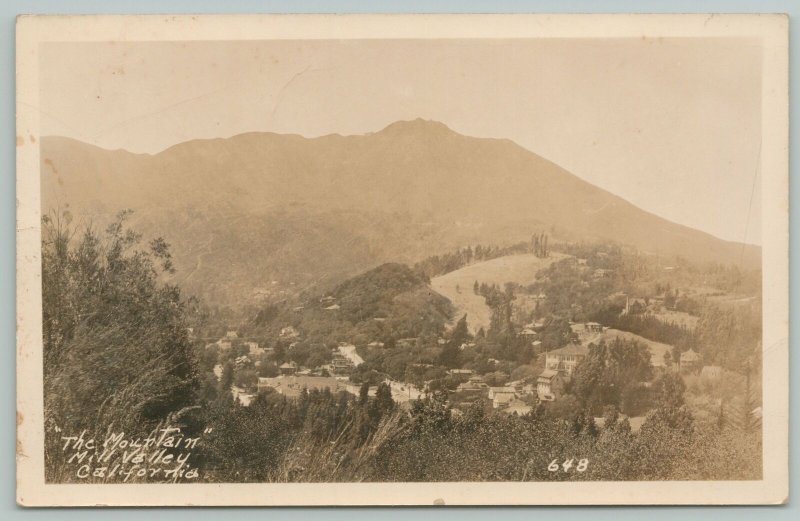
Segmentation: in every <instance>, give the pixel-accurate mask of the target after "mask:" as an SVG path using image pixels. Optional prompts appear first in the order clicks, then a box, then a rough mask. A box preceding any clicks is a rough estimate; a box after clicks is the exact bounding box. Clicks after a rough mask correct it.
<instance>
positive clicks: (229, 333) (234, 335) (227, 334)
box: [225, 331, 239, 340]
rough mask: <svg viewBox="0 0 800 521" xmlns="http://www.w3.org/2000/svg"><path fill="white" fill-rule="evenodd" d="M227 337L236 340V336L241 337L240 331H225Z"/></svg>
mask: <svg viewBox="0 0 800 521" xmlns="http://www.w3.org/2000/svg"><path fill="white" fill-rule="evenodd" d="M225 338H227V339H228V340H234V339H236V338H239V333H237V332H236V331H228V332H227V333H225Z"/></svg>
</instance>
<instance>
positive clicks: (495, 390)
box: [489, 386, 516, 400]
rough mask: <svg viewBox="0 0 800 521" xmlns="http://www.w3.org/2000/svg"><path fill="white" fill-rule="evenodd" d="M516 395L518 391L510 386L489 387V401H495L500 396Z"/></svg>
mask: <svg viewBox="0 0 800 521" xmlns="http://www.w3.org/2000/svg"><path fill="white" fill-rule="evenodd" d="M507 393H511V394H516V391H515V390H514V388H513V387H509V386H502V387H489V399H490V400H494V398H495V396H497V395H498V394H507Z"/></svg>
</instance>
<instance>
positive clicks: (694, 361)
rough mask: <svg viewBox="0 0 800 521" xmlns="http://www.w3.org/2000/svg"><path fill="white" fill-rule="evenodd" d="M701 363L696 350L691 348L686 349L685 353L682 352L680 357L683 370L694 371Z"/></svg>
mask: <svg viewBox="0 0 800 521" xmlns="http://www.w3.org/2000/svg"><path fill="white" fill-rule="evenodd" d="M699 363H700V355H699V354H698V353H697V352H696V351H694V350H692V349H689V350H688V351H684V352H683V353H681V359H680V369H681V371H692V370H694V369H696V368H697V366H698V364H699Z"/></svg>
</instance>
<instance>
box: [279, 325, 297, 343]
mask: <svg viewBox="0 0 800 521" xmlns="http://www.w3.org/2000/svg"><path fill="white" fill-rule="evenodd" d="M299 336H300V333H299V332H298V331H297V330H296V329H295V328H294V327H292V326H286V327H284V328H281V334H280V338H282V339H284V340H291V339H294V338H298V337H299Z"/></svg>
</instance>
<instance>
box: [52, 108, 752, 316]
mask: <svg viewBox="0 0 800 521" xmlns="http://www.w3.org/2000/svg"><path fill="white" fill-rule="evenodd" d="M41 157H42V164H41V176H42V205H43V209H44V211H48V210H50V209H53V208H57V209H60V210H63V209H65V208H68V209H69V210H70V211H71V212H72V213H73V214H74V215H77V216H80V218H81V219H83V220H86V219H91V220H93V221H96V222H104V220H106V219H107V218H108V216H109V215H111V214H113V213H115V212H117V211H118V210H120V209H123V208H131V209H133V210H135V212H136V214H135V215H136V216H137V217H136V218H137V219H138V221H139V222H141V223H143V226H145V228H146V229H145V232H146V233H153V234H158V235H164V236H165V238H166V239H167V241H168V242H170V243H172V244H173V245H174V250H175V255H176V258H177V261H178V262H176V266H177V267H178V270H179V273H178V276H179V277H180V276H183V277H185V278H189V277H191V279H201V280H203V281H204V284H206V283H207V284H212V285H218V286H225V285H227V284H229V283H230V284H233V285H235V286H237V287H241V288H248V287H249V288H253V287H259V286H261V285H262V284H263V279H268V280H274V279H275V278H276V277H281V280H288V281H292V282H296V281H295V279H296V278H301V279H303V278H306V279H309V280H311V279H313V280H318V279H320V278H321V279H327V278H330V279H331V280H334V281H335V280H341V278H342V277H343V276H346V275H352V274H355V273H358V272H359V271H362V270H363V269H365V268H368V267H372V266H376V265H378V264H380V263H382V262H387V261H401V262H409V261H415V260H418V259H420V258H422V257H424V256H427V255H431V254H435V253H438V252H442V251H447V250H449V249H452V248H453V247H458V246H463V245H466V244H475V243H478V242H482V243H488V244H507V243H513V242H517V241H520V240H527V239H529V237H530V234H531V233H532V232H535V231H543V230H547V231H548V232H549V233H550V234H551V236H552V237H553V238H554V239H570V240H580V239H610V240H615V241H617V242H619V243H622V244H628V245H632V246H634V247H636V248H637V249H639V250H641V251H644V252H654V253H655V252H658V253H659V255H662V256H667V255H682V256H684V257H686V258H688V259H693V260H697V261H716V262H721V263H730V262H739V258H740V255H741V256H742V259H743V262H744V264H745V265H746V266H750V267H757V266H758V265H759V263H760V249H759V248H757V247H753V246H745V247H742V245H740V244H737V243H731V242H726V241H722V240H720V239H717V238H715V237H712V236H710V235H708V234H706V233H703V232H699V231H697V230H693V229H691V228H687V227H685V226H681V225H677V224H674V223H671V222H669V221H666V220H664V219H661V218H659V217H657V216H655V215H652V214H650V213H648V212H646V211H643V210H641V209H639V208H636V207H635V206H633V205H631V204H630V203H628V202H626V201H624V200H623V199H621V198H619V197H617V196H615V195H613V194H611V193H609V192H606V191H604V190H602V189H599V188H597V187H595V186H593V185H591V184H589V183H587V182H585V181H583V180H581V179H579V178H578V177H576V176H574V175H572V174H571V173H569V172H567V171H566V170H564V169H562V168H560V167H559V166H558V165H555V164H553V163H552V162H550V161H548V160H546V159H544V158H542V157H540V156H538V155H536V154H534V153H532V152H530V151H528V150H525V149H523V148H522V147H520V146H518V145H516V144H515V143H513V142H511V141H508V140H501V139H483V138H473V137H467V136H463V135H460V134H457V133H455V132H453V131H452V130H450V129H449V128H448V127H447V126H445V125H443V124H441V123H437V122H429V121H423V120H415V121H403V122H397V123H394V124H392V125H389V126H388V127H386V128H385V129H383V130H381V131H380V132H375V133H371V134H366V135H359V136H340V135H328V136H323V137H318V138H311V139H309V138H304V137H302V136H297V135H279V134H273V133H247V134H241V135H237V136H233V137H231V138H227V139H210V140H194V141H189V142H186V143H181V144H178V145H175V146H173V147H171V148H168V149H167V150H164V151H162V152H160V153H158V154H154V155H150V154H133V153H130V152H126V151H124V150H114V151H110V150H103V149H100V148H97V147H94V146H92V145H88V144H85V143H81V142H79V141H75V140H72V139H68V138H62V137H44V138H43V139H42V140H41ZM197 223H202V224H197ZM242 223H245V225H244V226H243V225H242ZM286 223H290V224H286ZM323 237H327V238H329V239H327V241H328V242H329V243H330V244H329V245H328V246H330V247H327V246H326V247H324V248H323V247H319V248H316V249H313V246H314V243H315V241H316V240H317V239H318V238H323ZM323 242H325V239H323ZM307 248H312V250H311V252H310V254H305V253H306V249H307ZM284 253H286V255H284ZM303 255H305V258H307V259H308V261H307V262H305V263H303V259H301V257H303ZM297 262H299V263H300V264H299V266H298V267H297V268H296V269H295V268H292V266H294V265H295V264H296V263H297ZM348 267H349V268H348ZM287 270H288V271H287ZM273 271H274V272H275V274H273V273H272V272H273ZM192 272H196V274H195V275H192V274H191V273H192ZM231 272H233V274H231ZM191 279H190V280H191ZM226 279H227V280H226ZM287 283H288V282H287ZM190 285H191V284H190ZM193 289H196V288H193ZM198 291H199V290H198ZM212 293H213V292H212ZM207 296H209V295H207ZM237 296H238V298H239V299H241V298H243V297H245V296H246V295H242V294H241V292H238V293H237V292H233V293H232V292H226V291H222V292H221V293H220V294H217V293H213V297H214V298H215V299H221V300H223V301H227V302H229V303H230V302H231V301H234V302H235V301H236V299H237Z"/></svg>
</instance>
